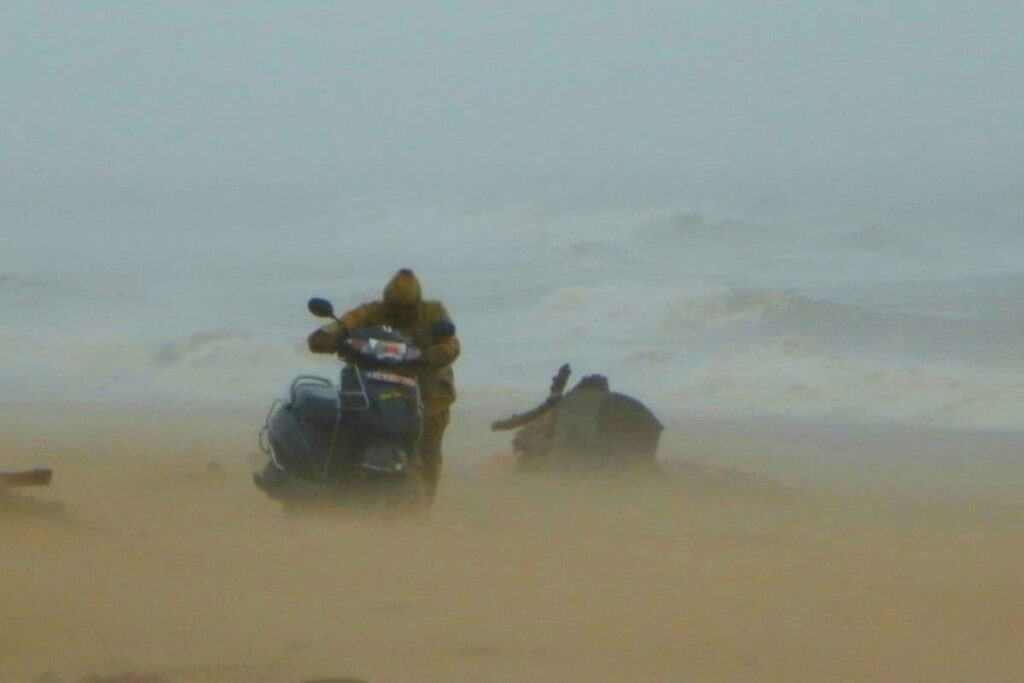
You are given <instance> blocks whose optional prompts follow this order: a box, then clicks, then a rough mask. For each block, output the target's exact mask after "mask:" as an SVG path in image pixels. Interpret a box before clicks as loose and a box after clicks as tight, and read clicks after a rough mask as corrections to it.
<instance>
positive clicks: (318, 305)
mask: <svg viewBox="0 0 1024 683" xmlns="http://www.w3.org/2000/svg"><path fill="white" fill-rule="evenodd" d="M306 308H308V309H309V312H310V313H312V314H313V315H315V316H316V317H318V318H333V317H334V306H332V305H331V302H330V301H328V300H327V299H321V298H319V297H313V298H312V299H310V300H309V303H307V304H306Z"/></svg>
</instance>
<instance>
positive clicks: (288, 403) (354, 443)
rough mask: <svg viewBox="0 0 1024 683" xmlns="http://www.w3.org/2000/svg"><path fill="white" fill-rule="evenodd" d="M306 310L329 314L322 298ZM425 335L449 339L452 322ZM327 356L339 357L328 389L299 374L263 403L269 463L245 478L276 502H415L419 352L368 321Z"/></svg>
mask: <svg viewBox="0 0 1024 683" xmlns="http://www.w3.org/2000/svg"><path fill="white" fill-rule="evenodd" d="M308 308H309V311H310V312H311V313H312V314H313V315H315V316H318V317H321V318H333V319H335V320H337V318H335V316H334V308H333V306H332V305H331V303H330V302H329V301H327V300H325V299H319V298H314V299H310V301H309V304H308ZM431 333H432V334H433V335H434V337H435V338H443V337H446V336H451V335H453V334H454V333H455V326H454V325H453V324H452V323H451V322H450V321H447V320H445V321H441V322H438V323H436V324H435V325H434V326H433V328H432V329H431ZM337 352H338V356H339V357H340V358H341V359H342V360H343V361H344V362H345V365H344V367H343V368H342V370H341V373H340V376H339V381H338V384H337V385H335V384H334V383H332V382H331V381H330V380H328V379H325V378H322V377H316V376H310V375H301V376H299V377H296V378H295V379H294V380H293V381H292V383H291V387H290V388H289V391H288V398H287V400H277V401H274V402H273V404H271V407H270V410H269V411H268V413H267V417H266V420H265V422H264V425H263V429H262V430H261V431H260V450H262V451H263V453H264V454H265V455H267V456H268V457H269V462H267V464H266V465H265V466H264V467H263V469H262V471H260V472H257V473H254V474H253V482H254V483H255V485H256V487H257V488H259V489H260V490H262V491H263V492H264V493H265V494H267V495H268V496H269V497H270V498H272V499H274V500H279V501H282V502H283V503H284V505H285V507H286V508H288V507H293V506H300V505H304V504H307V503H311V502H325V501H326V502H332V503H339V504H342V505H354V506H359V507H363V508H367V507H368V508H372V509H382V508H383V509H392V510H395V509H403V508H417V507H421V506H423V505H424V504H425V502H426V495H425V490H424V486H423V480H422V475H421V472H422V461H421V459H420V455H419V440H420V436H421V434H422V431H423V407H422V400H421V395H420V387H419V382H418V380H417V379H416V370H417V369H418V368H419V367H422V364H421V360H420V359H421V356H422V351H421V349H419V348H418V347H417V346H416V345H415V344H414V343H413V341H412V340H411V339H409V338H408V337H406V336H405V335H403V334H401V333H400V332H398V331H396V330H394V329H392V328H390V327H388V326H384V325H377V326H373V327H366V328H361V329H356V330H352V331H351V332H350V333H349V334H348V336H346V337H345V338H344V339H341V340H340V341H339V342H338V345H337Z"/></svg>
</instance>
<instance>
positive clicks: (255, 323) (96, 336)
mask: <svg viewBox="0 0 1024 683" xmlns="http://www.w3.org/2000/svg"><path fill="white" fill-rule="evenodd" d="M1015 215H1016V214H1014V216H1015ZM1014 216H1011V217H1009V218H1007V219H1005V220H1006V221H1009V222H1011V223H1012V220H1016V219H1015V218H1014ZM108 218H110V217H109V216H108ZM114 218H116V219H117V220H115V219H114ZM114 218H110V224H109V225H108V224H106V222H105V221H103V220H100V218H99V217H97V216H92V217H91V218H89V217H86V218H84V219H83V224H82V225H78V226H74V227H75V229H72V228H71V226H70V223H68V222H65V221H57V220H51V221H49V222H43V223H42V224H39V225H29V224H28V223H26V221H29V219H28V218H26V217H24V216H15V217H13V218H12V217H8V219H7V222H6V223H5V225H10V226H14V228H15V229H14V230H11V231H8V230H7V229H6V228H5V232H4V234H3V235H2V246H3V247H4V248H3V250H2V251H0V319H2V320H3V325H2V327H0V382H2V384H3V387H4V392H3V393H4V395H3V399H2V400H3V401H7V402H12V401H45V400H48V399H50V398H52V397H53V396H54V395H56V394H58V393H59V395H60V396H61V400H64V401H90V402H108V403H113V404H137V403H139V402H152V403H156V404H161V403H167V402H186V401H191V402H195V403H199V404H212V403H225V402H227V403H231V404H234V405H244V406H253V407H254V408H255V407H258V406H262V405H263V404H265V403H267V402H268V401H269V400H271V399H272V398H273V397H274V396H276V395H279V394H280V393H281V392H282V391H283V390H284V387H285V385H286V383H287V382H288V380H289V378H290V377H291V376H292V375H294V374H297V373H300V372H314V373H316V374H321V375H331V374H333V373H334V372H336V370H337V362H336V361H333V360H332V359H330V358H324V357H314V356H311V355H310V354H308V353H307V352H306V351H305V348H304V336H305V334H307V333H308V332H309V331H310V330H311V329H312V328H313V327H314V326H315V325H316V324H318V321H316V320H315V319H313V318H312V317H310V316H309V315H308V313H306V311H305V308H304V304H305V301H306V299H307V298H308V297H310V296H313V295H324V296H328V297H330V298H332V299H333V300H334V302H335V304H336V306H337V307H338V308H344V307H347V306H351V305H355V304H357V303H359V302H361V301H365V300H368V299H370V298H373V297H375V296H377V295H378V293H379V291H380V288H381V285H382V284H383V282H384V280H385V279H386V278H387V277H388V275H390V273H391V272H393V271H394V270H395V269H396V268H398V267H400V266H411V267H413V268H414V269H416V270H417V271H418V272H419V273H420V274H421V276H422V278H423V280H424V285H425V288H426V291H427V294H428V295H430V296H435V297H438V298H441V299H443V300H444V301H445V302H446V304H448V306H449V309H450V311H451V313H452V314H453V317H454V318H455V321H456V324H457V325H458V327H459V330H460V337H461V339H462V341H463V345H464V349H465V351H464V355H463V358H462V359H460V361H459V363H458V366H457V372H458V376H459V384H460V386H461V387H463V391H462V395H463V397H464V400H473V396H474V394H475V395H478V396H483V395H494V394H495V392H496V390H499V389H500V391H501V392H504V395H509V394H508V392H513V393H515V395H516V396H520V397H522V396H536V397H537V398H538V399H539V398H540V397H541V396H542V395H543V391H544V389H545V385H546V382H547V379H548V377H549V376H550V375H551V373H552V372H553V371H554V370H555V369H556V368H557V367H558V365H560V364H561V363H562V362H566V361H568V362H570V363H572V364H573V365H574V367H575V368H576V370H577V373H578V374H582V373H584V372H600V373H603V374H606V375H608V376H609V377H610V378H611V380H612V383H613V385H614V386H615V387H617V388H619V389H621V390H623V391H627V392H629V393H633V394H635V395H637V396H638V397H640V398H642V399H643V400H645V401H648V402H649V403H651V404H652V406H653V407H654V408H655V409H656V411H657V412H658V413H659V414H661V415H664V416H668V417H671V416H673V415H688V414H693V413H713V414H719V415H731V416H743V415H789V416H799V417H803V418H816V419H828V420H846V421H882V422H895V423H901V424H919V425H951V426H957V427H965V428H974V429H1021V428H1022V424H1021V421H1020V418H1019V416H1020V415H1021V414H1024V363H1022V360H1024V308H1022V306H1024V304H1022V303H1021V302H1022V301H1024V276H1022V273H1021V270H1020V263H1022V262H1024V244H1022V243H1021V241H1020V240H1019V239H1015V235H1019V234H1020V233H1019V232H1017V233H1015V232H1014V231H1013V230H1012V226H1010V227H1006V225H1004V224H1000V225H999V226H997V227H998V229H993V230H991V231H989V232H988V233H974V234H975V235H976V236H975V237H974V238H972V239H971V240H968V239H965V238H964V237H963V236H962V235H963V234H966V233H965V232H964V233H961V232H958V231H957V230H956V229H955V226H954V227H949V226H940V227H934V226H932V227H931V228H930V229H926V227H921V226H910V227H905V228H901V227H899V226H897V227H883V226H877V225H868V226H864V225H860V226H854V227H852V228H851V227H847V225H846V224H836V225H833V226H827V225H807V224H804V225H798V224H786V225H780V224H773V223H772V222H771V221H768V220H752V219H750V217H746V218H744V219H742V220H738V219H732V218H716V217H714V216H710V215H708V214H704V213H694V212H687V211H676V210H671V209H669V210H665V209H661V208H653V209H650V210H643V211H618V212H601V213H593V214H587V213H579V212H577V213H569V212H552V211H542V210H536V209H530V208H525V209H514V210H502V211H493V212H488V211H480V210H475V211H463V210H456V209H451V208H444V209H438V208H434V209H430V210H423V209H416V210H411V209H410V210H390V211H388V210H382V209H380V208H376V207H372V206H369V205H366V204H361V203H359V202H352V201H347V200H346V201H339V202H335V203H331V202H326V203H323V204H320V205H318V206H316V207H311V208H310V209H309V210H308V211H306V212H303V213H301V214H299V215H296V216H294V217H293V220H292V222H290V223H284V224H269V223H268V222H267V221H263V222H259V221H257V222H256V224H255V225H242V224H240V223H238V222H237V221H235V222H232V221H229V220H225V221H221V220H220V219H217V220H213V219H210V218H209V217H208V216H207V217H206V221H205V222H203V221H197V222H196V223H195V224H192V225H187V226H185V227H184V228H182V227H181V226H170V225H168V224H167V221H166V220H165V219H162V218H159V217H155V218H153V219H152V220H147V218H146V216H145V215H143V214H141V213H139V214H137V215H136V214H133V215H132V220H131V221H127V220H126V219H125V217H124V216H123V215H117V216H114ZM276 218H277V220H285V219H284V218H282V217H281V216H277V217H276ZM923 236H927V239H923Z"/></svg>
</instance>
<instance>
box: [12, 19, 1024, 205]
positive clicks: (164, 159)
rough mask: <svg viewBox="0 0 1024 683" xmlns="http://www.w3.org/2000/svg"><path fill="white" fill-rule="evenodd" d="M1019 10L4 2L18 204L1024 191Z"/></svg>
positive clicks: (1023, 24)
mask: <svg viewBox="0 0 1024 683" xmlns="http://www.w3.org/2000/svg"><path fill="white" fill-rule="evenodd" d="M1022 36H1024V3H1020V2H1006V3H974V2H971V3H968V2H910V1H907V2H897V3H892V2H822V1H818V2H813V1H809V2H799V3H797V2H779V3H774V2H772V3H769V2H754V1H749V2H704V3H689V2H682V1H680V0H675V1H673V2H639V1H636V0H631V1H628V2H627V1H624V2H598V1H595V0H581V1H572V2H553V1H551V0H544V1H543V2H537V1H527V2H509V1H508V0H503V1H501V2H455V1H442V0H439V1H436V2H427V1H424V0H419V1H417V2H376V1H374V2H338V3H326V2H317V3H297V2H280V3H266V2H240V1H239V2H148V3H142V2H121V3H101V2H61V3H42V2H11V1H9V0H8V1H4V2H2V3H0V85H2V87H0V117H2V119H0V183H2V185H3V187H4V189H3V190H2V192H0V199H2V200H3V201H5V202H12V201H24V200H25V198H26V197H30V198H32V200H33V201H45V200H46V198H47V197H51V196H64V197H68V196H76V193H77V194H87V195H95V196H110V195H118V194H127V195H133V194H136V193H141V194H143V195H145V194H146V193H149V194H150V195H152V194H154V193H155V194H158V195H160V196H162V197H165V198H166V197H171V198H174V197H186V196H188V197H195V196H207V195H210V194H217V193H225V194H231V193H234V194H235V195H237V196H238V197H243V196H245V195H246V194H247V193H252V192H253V190H254V189H258V190H259V194H260V195H261V196H263V197H266V196H267V195H268V194H269V195H273V194H274V193H282V194H283V195H289V196H294V197H298V198H302V197H307V196H314V195H318V194H329V193H334V192H347V193H353V194H359V193H362V192H376V193H385V194H386V193H393V194H401V193H403V192H406V191H408V192H410V193H412V194H418V195H420V196H427V197H429V196H431V194H436V195H437V196H444V197H447V198H452V197H460V196H465V197H472V196H474V195H480V196H488V197H492V198H496V199H498V200H530V199H531V198H534V197H536V198H540V199H550V198H552V197H555V196H557V195H559V194H562V193H564V194H565V195H566V196H574V197H577V198H579V199H580V200H581V201H585V200H586V198H587V197H590V196H593V197H604V198H608V197H612V198H614V199H618V200H622V201H624V202H629V201H634V200H636V201H648V200H651V201H672V200H673V199H674V198H676V197H684V196H686V195H688V194H690V195H700V194H701V193H707V194H713V195H716V196H718V197H720V198H721V197H724V198H728V197H729V196H730V195H731V194H742V193H753V194H756V193H758V192H762V193H766V194H770V193H771V192H773V191H778V190H779V189H780V188H783V187H785V188H788V191H789V192H792V193H795V194H797V195H800V194H806V195H807V196H813V195H815V194H821V193H823V192H827V191H830V190H829V188H831V190H835V191H838V192H840V193H841V192H842V191H843V190H842V188H850V187H854V188H861V189H862V190H863V192H864V194H865V196H867V195H869V194H870V193H871V192H875V191H878V190H880V189H883V188H885V189H886V190H887V191H889V192H894V193H901V192H904V191H905V192H906V193H908V194H913V193H918V194H920V193H922V192H924V193H925V194H927V193H928V192H932V191H934V192H938V191H939V190H940V188H941V193H942V194H949V193H950V192H953V193H961V194H963V195H965V196H969V195H971V194H972V193H979V196H981V195H985V196H986V197H987V196H992V197H1000V196H1002V197H1011V196H1012V195H1013V194H1015V193H1017V192H1022V191H1024V182H1022V178H1024V38H1022Z"/></svg>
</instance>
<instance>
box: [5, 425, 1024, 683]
mask: <svg viewBox="0 0 1024 683" xmlns="http://www.w3.org/2000/svg"><path fill="white" fill-rule="evenodd" d="M456 417H457V420H456V422H455V424H454V426H453V428H452V432H451V438H450V441H449V449H448V450H449V458H448V460H449V466H448V468H447V470H446V477H445V480H444V483H443V487H442V491H441V496H440V499H439V500H438V503H437V505H436V506H435V509H434V510H433V512H432V514H431V515H430V516H429V518H427V519H417V520H404V521H395V520H391V521H388V520H380V519H365V518H355V517H351V516H348V517H345V516H341V515H310V516H304V517H300V518H294V517H287V516H285V515H283V514H282V511H281V510H280V508H279V507H278V505H277V504H275V503H273V502H272V501H269V500H267V499H266V498H265V497H263V496H262V494H260V493H259V492H258V491H256V490H255V489H254V488H253V486H252V485H251V483H250V481H249V472H250V471H251V470H253V469H255V467H256V466H257V463H256V462H255V461H254V460H253V459H252V458H251V457H250V456H251V454H252V453H253V451H254V450H255V448H254V442H255V439H254V436H255V431H256V427H255V426H254V423H258V422H259V420H260V419H261V418H262V415H256V416H254V415H248V414H247V415H210V414H195V415H173V416H172V415H166V414H155V413H150V414H139V415H128V414H126V413H123V412H122V413H105V412H101V411H97V412H96V413H94V414H91V415H89V414H86V413H82V414H80V415H77V417H76V418H75V419H71V420H70V421H68V422H64V423H62V425H64V426H62V427H61V429H59V430H56V429H54V428H52V426H48V425H47V424H45V423H44V421H42V420H38V419H37V420H33V419H30V414H29V413H25V414H18V413H17V411H14V412H8V417H7V418H6V419H5V423H4V429H3V432H2V435H0V463H2V466H3V467H4V468H11V469H13V468H17V467H21V466H32V465H46V466H50V467H52V468H53V469H54V471H55V478H54V484H53V486H52V487H50V488H49V489H47V490H41V491H33V492H31V496H32V497H33V498H34V499H36V500H39V501H59V502H61V503H62V504H63V509H62V511H61V512H59V513H54V512H44V511H40V510H34V509H32V508H31V507H29V508H25V507H23V506H19V505H16V506H5V505H3V504H0V680H2V681H11V682H19V681H26V682H28V681H34V680H39V681H44V680H46V681H62V682H67V681H73V682H75V681H80V680H82V679H84V678H86V677H88V676H105V675H114V674H126V673H135V674H138V675H149V676H152V677H158V678H160V679H162V680H164V681H168V682H173V683H177V682H186V681H197V682H198V681H204V682H206V681H224V682H229V683H230V682H239V683H240V682H243V681H245V682H250V681H254V682H256V681H267V682H271V681H273V682H284V683H287V682H295V683H299V682H300V681H304V680H309V679H316V678H328V677H338V678H343V677H346V676H347V677H352V678H356V679H361V680H364V681H367V682H368V683H378V682H381V683H386V682H405V681H409V682H432V681H436V682H438V683H441V682H458V681H467V682H468V681H473V682H478V681H502V682H504V681H750V682H758V681H780V682H781V681H785V682H787V683H792V682H798V681H807V682H814V683H822V682H825V681H844V682H850V681H864V682H871V683H875V682H878V681H926V680H936V681H937V680H949V681H954V680H955V681H978V682H1006V683H1011V682H1016V681H1020V680H1024V659H1022V658H1021V656H1020V653H1021V652H1022V651H1024V581H1021V578H1020V577H1021V576H1024V487H1022V462H1024V439H1021V438H1020V437H1016V436H1012V435H1011V436H1002V437H997V436H990V437H983V436H977V435H964V434H955V435H954V434H943V433H940V432H914V433H910V432H900V433H893V432H886V431H885V430H876V431H870V430H853V429H847V430H841V431H829V430H825V429H818V428H811V427H807V426H800V425H793V424H790V425H779V424H774V425H757V424H752V423H750V424H745V425H738V424H734V423H733V424H730V423H709V422H704V421H702V422H694V423H691V424H675V425H672V429H670V431H668V432H666V434H665V437H664V439H663V443H662V455H663V456H664V458H663V462H662V464H661V467H660V468H659V470H658V471H657V472H656V473H649V474H644V475H636V476H631V477H607V476H593V477H577V478H573V479H568V478H546V479H545V478H536V477H527V478H524V477H521V476H516V475H514V474H512V473H511V472H510V471H509V468H508V464H509V463H508V460H507V459H506V458H503V457H501V456H500V455H499V456H495V455H492V454H494V453H495V452H496V451H500V450H501V449H502V448H503V446H504V444H505V443H507V435H490V434H487V433H486V432H485V431H483V429H481V428H474V427H472V426H471V425H475V424H485V423H486V419H483V418H482V419H477V420H474V419H473V418H472V416H468V415H466V414H464V413H461V414H459V415H457V416H456ZM488 419H489V418H488ZM225 434H227V435H230V436H224V435H225ZM154 680H155V679H154Z"/></svg>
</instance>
